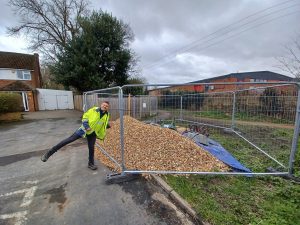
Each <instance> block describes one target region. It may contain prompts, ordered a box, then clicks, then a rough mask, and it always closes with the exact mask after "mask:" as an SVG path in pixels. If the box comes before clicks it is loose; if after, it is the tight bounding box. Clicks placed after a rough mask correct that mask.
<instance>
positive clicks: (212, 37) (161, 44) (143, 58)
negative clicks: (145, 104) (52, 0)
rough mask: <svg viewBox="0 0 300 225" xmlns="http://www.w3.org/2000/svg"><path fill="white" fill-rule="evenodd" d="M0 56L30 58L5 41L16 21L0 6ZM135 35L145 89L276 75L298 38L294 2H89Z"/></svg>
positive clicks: (19, 44)
mask: <svg viewBox="0 0 300 225" xmlns="http://www.w3.org/2000/svg"><path fill="white" fill-rule="evenodd" d="M0 1H1V8H0V51H10V52H22V53H32V52H31V51H29V50H27V49H26V42H25V41H24V40H23V39H22V37H19V38H12V37H8V36H7V35H6V27H7V26H11V25H14V24H16V23H17V21H18V17H17V16H16V15H14V14H13V12H12V10H11V9H10V8H9V6H8V5H7V3H8V0H0ZM91 2H92V4H91V8H92V9H94V10H99V9H100V8H101V9H102V10H103V11H107V12H110V13H112V15H113V16H116V17H117V18H119V19H122V20H123V21H124V22H125V23H127V24H129V25H130V27H131V28H132V30H133V33H134V35H135V39H134V41H133V42H132V45H131V48H132V49H133V50H134V52H135V53H136V55H137V56H138V58H139V62H138V67H139V71H140V74H141V76H143V77H145V78H146V79H147V82H148V83H181V82H190V81H196V80H201V79H204V78H209V77H214V76H220V75H225V74H228V73H235V72H250V71H262V70H269V71H273V72H278V73H282V74H285V75H288V74H286V73H285V72H283V71H282V70H280V69H278V68H277V66H278V64H279V63H278V61H277V60H276V59H275V58H276V57H280V56H283V55H284V54H285V53H284V47H283V46H284V45H287V44H289V43H290V42H291V40H292V39H293V38H295V37H296V36H297V34H300V25H299V21H300V0H290V1H285V0H214V1H213V0H185V1H184V0H163V1H162V0H147V1H146V0H109V1H108V0H97V1H96V0H94V1H91Z"/></svg>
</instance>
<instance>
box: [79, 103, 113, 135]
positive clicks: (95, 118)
mask: <svg viewBox="0 0 300 225" xmlns="http://www.w3.org/2000/svg"><path fill="white" fill-rule="evenodd" d="M109 117H110V115H109V113H108V112H107V113H105V114H104V115H103V116H102V117H101V118H100V108H99V107H93V108H90V109H89V110H88V111H86V112H85V113H84V114H83V116H82V122H83V123H84V122H85V123H86V122H88V125H89V127H90V128H91V130H89V131H87V130H85V128H84V126H83V125H82V126H81V127H80V128H82V129H84V130H85V135H84V137H85V136H86V134H91V133H93V132H95V134H96V136H97V138H98V139H100V140H104V138H105V136H106V128H107V125H108V121H109Z"/></svg>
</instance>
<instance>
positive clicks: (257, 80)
mask: <svg viewBox="0 0 300 225" xmlns="http://www.w3.org/2000/svg"><path fill="white" fill-rule="evenodd" d="M255 81H256V82H264V83H266V82H267V80H262V79H256V80H255Z"/></svg>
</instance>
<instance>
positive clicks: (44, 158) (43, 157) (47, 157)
mask: <svg viewBox="0 0 300 225" xmlns="http://www.w3.org/2000/svg"><path fill="white" fill-rule="evenodd" d="M50 156H51V154H50V151H47V152H46V153H45V154H44V155H42V157H41V160H42V161H43V162H46V161H47V160H48V159H49V157H50Z"/></svg>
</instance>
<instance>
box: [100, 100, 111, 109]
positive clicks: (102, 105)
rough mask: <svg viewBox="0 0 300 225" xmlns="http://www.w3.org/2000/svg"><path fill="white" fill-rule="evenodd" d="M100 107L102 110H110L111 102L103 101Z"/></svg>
mask: <svg viewBox="0 0 300 225" xmlns="http://www.w3.org/2000/svg"><path fill="white" fill-rule="evenodd" d="M100 108H101V110H102V111H108V108H109V102H108V101H104V102H102V103H101V106H100Z"/></svg>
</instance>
